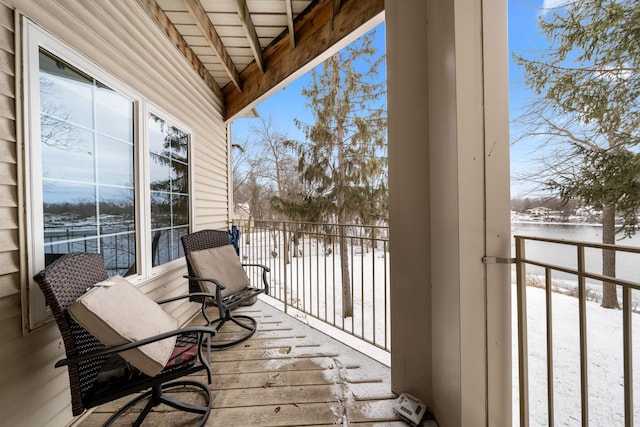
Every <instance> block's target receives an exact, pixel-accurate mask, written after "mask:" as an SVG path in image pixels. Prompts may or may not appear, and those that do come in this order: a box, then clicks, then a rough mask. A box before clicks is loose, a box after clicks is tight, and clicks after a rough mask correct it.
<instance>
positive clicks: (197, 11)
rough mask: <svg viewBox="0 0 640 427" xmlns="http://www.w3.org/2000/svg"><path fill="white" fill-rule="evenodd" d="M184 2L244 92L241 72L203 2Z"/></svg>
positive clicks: (187, 0) (229, 73)
mask: <svg viewBox="0 0 640 427" xmlns="http://www.w3.org/2000/svg"><path fill="white" fill-rule="evenodd" d="M184 4H185V6H186V7H187V10H188V11H189V13H190V14H191V16H192V17H193V19H194V20H195V21H196V24H197V25H198V27H199V28H200V31H202V34H203V35H204V37H205V39H207V42H208V43H209V45H210V46H211V48H212V49H213V51H214V52H215V53H216V55H218V58H220V62H222V66H223V67H224V69H225V71H226V72H227V74H228V75H229V78H230V79H231V82H232V83H233V84H234V85H235V87H236V88H237V89H238V91H240V92H242V83H241V80H240V74H239V73H238V70H237V69H236V66H235V64H234V63H233V60H232V59H231V56H229V53H228V52H227V49H226V48H225V47H224V44H223V43H222V40H221V39H220V36H219V35H218V32H217V31H216V29H215V28H214V27H213V24H211V21H210V20H209V16H208V15H207V12H205V10H204V8H203V7H202V4H200V2H199V1H198V0H184Z"/></svg>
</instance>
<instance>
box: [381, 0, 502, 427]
mask: <svg viewBox="0 0 640 427" xmlns="http://www.w3.org/2000/svg"><path fill="white" fill-rule="evenodd" d="M385 8H386V10H385V13H386V22H387V37H388V43H387V46H388V47H387V55H388V62H387V64H388V65H387V66H388V111H389V187H390V207H391V212H390V226H391V231H390V236H391V242H390V244H391V252H392V257H391V286H392V290H391V304H392V313H391V316H392V345H391V346H392V356H391V364H392V368H391V369H392V384H393V388H394V391H396V392H398V393H400V392H405V391H406V392H410V393H413V394H415V395H416V396H417V397H418V398H420V399H422V400H424V401H425V402H426V403H427V405H428V406H429V408H430V409H431V410H432V411H434V413H435V415H436V418H437V420H438V422H439V423H440V425H442V426H486V425H510V424H511V422H510V420H511V419H510V416H511V415H510V413H511V409H510V408H511V401H510V399H511V382H510V378H511V370H510V298H509V295H510V286H509V273H508V272H509V267H508V266H505V265H491V266H488V267H487V266H485V265H484V264H483V263H482V258H483V257H484V256H485V255H490V256H497V257H504V258H508V257H509V256H510V254H509V251H510V245H509V239H510V230H509V228H510V224H509V161H508V150H509V141H508V109H507V104H506V102H507V98H506V95H507V78H506V72H507V62H506V55H507V50H506V40H507V39H506V34H507V33H506V2H504V0H500V1H498V0H495V1H494V0H488V1H485V2H478V1H474V0H451V1H444V0H440V1H428V2H425V1H423V0H403V1H401V2H400V1H397V2H395V1H394V2H387V3H386V5H385ZM416 332H418V333H416Z"/></svg>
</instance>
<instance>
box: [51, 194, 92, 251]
mask: <svg viewBox="0 0 640 427" xmlns="http://www.w3.org/2000/svg"><path fill="white" fill-rule="evenodd" d="M43 184H44V188H43V214H44V242H45V246H46V245H48V244H51V243H53V242H57V241H77V240H82V239H87V238H94V237H95V236H97V234H98V223H97V218H96V189H95V186H93V185H76V184H68V183H61V182H55V181H54V182H46V181H45V182H44V183H43ZM70 195H73V196H72V197H71V196H70Z"/></svg>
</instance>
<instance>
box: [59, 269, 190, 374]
mask: <svg viewBox="0 0 640 427" xmlns="http://www.w3.org/2000/svg"><path fill="white" fill-rule="evenodd" d="M69 313H70V314H71V317H73V319H74V320H75V321H76V322H78V323H79V324H80V325H81V326H82V327H84V328H85V329H86V330H87V331H89V333H91V334H92V335H93V336H95V337H96V338H97V339H98V340H100V342H102V343H103V344H105V345H107V346H116V345H121V344H127V343H130V342H133V341H139V340H141V339H143V338H148V337H152V336H154V335H158V334H161V333H164V332H169V331H173V330H175V329H177V328H178V320H177V319H175V318H174V317H172V316H171V315H170V314H169V313H167V312H165V311H164V310H163V309H162V307H160V305H158V304H157V303H156V302H155V301H153V300H152V299H151V298H149V297H148V296H147V295H145V294H144V293H142V291H140V290H139V289H138V288H136V287H135V286H134V285H132V284H131V283H129V282H128V281H127V280H126V279H124V278H122V277H120V276H114V277H111V278H110V279H109V280H107V281H105V282H101V283H98V284H96V285H95V286H94V287H92V288H91V290H89V291H88V292H87V293H85V294H84V295H82V296H81V297H80V298H78V299H77V300H76V301H75V302H74V303H73V304H72V305H71V306H70V307H69ZM175 343H176V337H175V336H173V337H170V338H166V339H164V340H162V341H157V342H154V343H150V344H147V345H144V346H142V347H137V348H135V349H132V350H128V351H125V352H123V353H120V355H121V356H122V357H123V358H124V359H125V360H127V361H128V362H129V363H131V364H132V365H133V366H135V367H136V368H138V369H139V370H140V371H142V372H143V373H145V374H146V375H149V376H155V375H157V374H158V373H159V372H160V371H162V369H163V368H164V366H165V365H166V364H167V362H168V361H169V358H170V357H171V353H172V352H173V348H174V347H175Z"/></svg>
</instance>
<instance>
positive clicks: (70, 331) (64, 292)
mask: <svg viewBox="0 0 640 427" xmlns="http://www.w3.org/2000/svg"><path fill="white" fill-rule="evenodd" d="M107 278H108V277H107V271H106V269H105V267H104V263H103V258H102V256H101V255H99V254H91V253H72V254H67V255H64V256H62V257H61V258H59V259H58V260H56V261H54V262H53V263H52V264H51V265H49V266H48V267H47V268H45V269H44V270H42V271H41V272H40V273H38V274H37V275H36V276H35V277H34V280H35V281H36V282H37V283H38V285H39V286H40V288H41V289H42V292H43V293H44V295H45V298H46V301H47V305H48V306H49V307H50V309H51V311H52V313H53V315H54V317H55V320H56V322H57V324H58V328H59V329H60V333H61V334H62V338H63V341H64V346H65V353H66V358H65V359H62V360H60V361H58V362H57V363H56V365H55V366H56V367H61V366H67V368H68V370H69V382H70V389H71V404H72V412H73V415H74V416H77V415H80V414H81V413H83V412H84V411H85V410H86V409H89V408H92V407H95V406H98V405H102V404H104V403H107V402H111V401H113V400H115V399H119V398H121V397H125V396H129V395H132V394H138V393H140V392H143V391H145V390H147V391H146V392H144V393H142V394H138V395H137V397H135V398H134V399H133V400H131V401H130V402H129V403H127V404H126V405H125V406H123V407H122V408H121V409H120V410H119V411H117V412H116V413H115V414H113V416H111V417H110V418H109V419H108V420H107V422H106V423H105V424H104V425H105V426H108V425H111V424H112V423H113V422H114V421H115V420H116V419H117V418H118V417H119V416H120V415H122V414H123V413H124V412H125V411H127V410H129V409H130V408H132V407H133V406H134V405H135V404H137V403H138V402H140V401H142V400H144V399H146V398H149V402H148V403H147V404H146V406H145V407H144V409H143V410H142V412H141V413H140V415H139V416H138V418H137V420H136V421H135V423H134V425H136V426H138V425H140V424H141V423H142V421H143V420H144V418H145V417H146V416H147V414H148V413H149V411H150V410H151V409H152V408H153V407H154V406H157V405H159V404H161V403H164V404H166V405H169V406H171V407H174V408H176V409H179V410H183V411H187V412H191V413H196V414H202V418H201V421H200V424H199V425H200V426H203V425H204V424H205V422H206V420H207V419H208V417H209V413H210V411H211V392H210V390H209V387H208V386H206V385H204V384H202V383H199V382H197V381H192V380H179V381H178V379H179V378H182V377H184V376H185V375H189V374H192V373H194V372H199V371H202V370H204V371H206V373H207V379H208V381H209V384H211V369H210V366H209V354H208V350H207V348H208V346H207V345H206V343H207V342H209V341H210V338H211V336H212V335H214V334H215V329H214V328H211V327H204V326H200V327H187V328H183V329H180V330H177V331H172V332H167V333H164V334H161V335H157V336H154V337H150V338H147V339H144V340H141V341H137V342H132V343H129V344H125V345H120V346H117V347H107V346H105V345H103V344H102V343H101V342H100V341H98V340H97V339H96V338H95V337H94V336H93V335H91V334H90V333H89V332H88V331H87V330H86V329H84V328H83V327H82V326H80V325H79V324H78V323H77V322H75V321H74V320H73V318H71V316H70V315H69V313H68V311H67V308H68V307H69V306H70V305H71V304H72V303H73V302H74V301H76V299H78V298H79V297H80V296H81V295H83V294H84V293H85V292H86V291H87V288H90V287H91V286H92V285H94V284H96V283H98V282H101V281H104V280H106V279H107ZM189 297H190V296H189V295H184V296H180V297H175V298H170V299H168V300H163V301H159V302H158V303H159V304H163V303H166V302H170V301H177V300H179V299H182V298H189ZM170 336H177V341H176V349H175V351H174V354H177V353H179V352H180V351H181V350H182V349H184V348H185V347H191V348H192V349H193V350H195V348H193V347H196V348H197V355H192V356H190V357H182V359H186V360H179V358H174V359H173V360H172V361H170V362H169V363H168V364H167V365H166V366H165V368H164V369H163V370H162V372H160V373H159V374H158V375H156V376H154V377H149V376H147V375H145V374H143V373H141V372H140V371H137V370H136V369H135V368H133V367H132V366H130V365H129V364H127V363H126V362H125V361H124V359H122V358H120V356H118V355H117V353H120V352H122V351H125V350H129V349H131V348H135V347H139V346H142V345H144V344H149V343H151V342H155V341H159V340H162V339H164V338H167V337H170ZM178 347H181V348H182V349H178ZM205 350H207V354H206V357H205V354H203V352H204V351H205ZM183 356H184V355H183ZM167 366H171V367H167ZM107 368H108V370H109V371H110V372H111V373H113V372H117V373H118V374H117V375H115V376H114V375H113V374H112V375H111V377H110V378H109V379H108V380H107V381H100V380H99V379H98V378H99V377H100V376H101V375H102V376H103V377H104V375H105V372H106V370H107ZM185 386H186V387H189V388H196V389H198V390H199V391H200V392H202V394H203V395H204V397H205V399H206V403H205V404H203V405H202V406H196V405H192V404H186V403H183V402H180V401H177V400H175V399H173V398H171V397H168V396H167V395H166V394H165V393H164V391H166V390H167V389H170V388H175V387H185Z"/></svg>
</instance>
